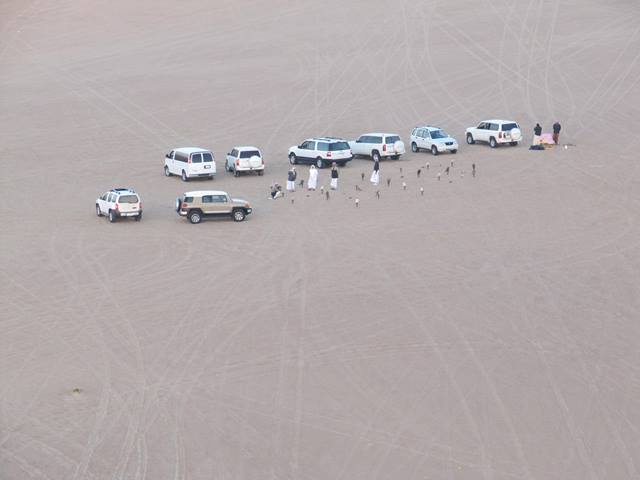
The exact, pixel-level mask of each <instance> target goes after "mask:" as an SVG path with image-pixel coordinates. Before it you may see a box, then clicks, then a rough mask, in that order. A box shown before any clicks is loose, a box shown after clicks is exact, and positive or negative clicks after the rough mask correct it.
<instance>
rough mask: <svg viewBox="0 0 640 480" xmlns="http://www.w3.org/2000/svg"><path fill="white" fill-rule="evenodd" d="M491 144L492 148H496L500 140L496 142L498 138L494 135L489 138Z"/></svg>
mask: <svg viewBox="0 0 640 480" xmlns="http://www.w3.org/2000/svg"><path fill="white" fill-rule="evenodd" d="M489 146H490V147H491V148H496V147H497V146H498V142H496V139H495V138H494V137H490V138H489Z"/></svg>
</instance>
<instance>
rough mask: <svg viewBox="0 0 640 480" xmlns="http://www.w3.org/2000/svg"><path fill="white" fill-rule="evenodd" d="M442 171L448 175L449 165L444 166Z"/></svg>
mask: <svg viewBox="0 0 640 480" xmlns="http://www.w3.org/2000/svg"><path fill="white" fill-rule="evenodd" d="M444 173H446V174H447V175H449V167H447V168H445V170H444Z"/></svg>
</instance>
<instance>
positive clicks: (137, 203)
mask: <svg viewBox="0 0 640 480" xmlns="http://www.w3.org/2000/svg"><path fill="white" fill-rule="evenodd" d="M96 215H98V216H99V217H101V216H103V215H106V216H107V217H109V221H110V222H111V223H113V222H115V221H116V220H117V219H118V218H119V217H133V218H134V219H135V220H136V221H137V222H139V221H140V220H141V219H142V200H140V196H138V194H137V193H136V192H135V191H134V190H133V189H131V188H114V189H112V190H109V191H108V192H105V193H103V194H102V195H100V196H99V197H98V198H97V199H96Z"/></svg>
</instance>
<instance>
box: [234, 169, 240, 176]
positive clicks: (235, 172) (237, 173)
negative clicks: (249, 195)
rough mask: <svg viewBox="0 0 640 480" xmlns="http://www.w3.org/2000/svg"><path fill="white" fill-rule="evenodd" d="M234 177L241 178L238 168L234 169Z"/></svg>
mask: <svg viewBox="0 0 640 480" xmlns="http://www.w3.org/2000/svg"><path fill="white" fill-rule="evenodd" d="M233 176H234V177H239V176H240V172H239V171H238V169H237V168H234V169H233Z"/></svg>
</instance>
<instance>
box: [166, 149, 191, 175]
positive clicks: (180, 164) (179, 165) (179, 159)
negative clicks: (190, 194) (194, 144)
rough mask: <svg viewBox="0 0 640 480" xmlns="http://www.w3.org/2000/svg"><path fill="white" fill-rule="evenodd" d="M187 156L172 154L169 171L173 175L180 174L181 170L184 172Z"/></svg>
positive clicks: (180, 153)
mask: <svg viewBox="0 0 640 480" xmlns="http://www.w3.org/2000/svg"><path fill="white" fill-rule="evenodd" d="M186 165H187V155H186V154H184V153H182V152H173V156H172V159H171V165H170V166H169V171H170V172H171V173H172V174H174V175H180V174H182V170H186Z"/></svg>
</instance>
